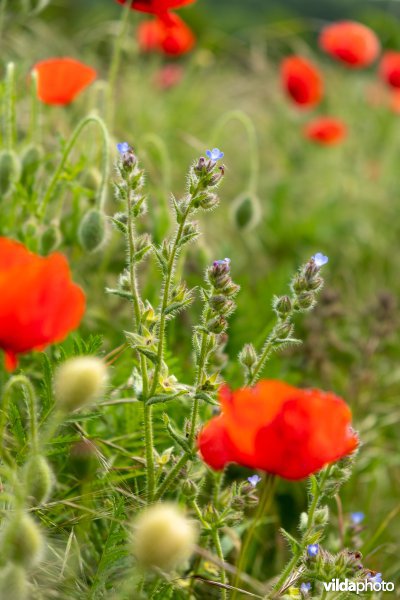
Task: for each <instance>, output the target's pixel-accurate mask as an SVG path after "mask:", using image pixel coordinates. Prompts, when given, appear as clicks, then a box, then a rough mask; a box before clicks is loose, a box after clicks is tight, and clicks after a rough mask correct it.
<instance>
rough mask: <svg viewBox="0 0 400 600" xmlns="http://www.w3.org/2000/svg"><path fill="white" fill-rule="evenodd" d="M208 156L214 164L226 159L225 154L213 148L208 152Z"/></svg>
mask: <svg viewBox="0 0 400 600" xmlns="http://www.w3.org/2000/svg"><path fill="white" fill-rule="evenodd" d="M206 156H207V158H209V159H210V160H212V162H217V160H220V159H221V158H224V153H223V152H221V150H220V149H219V148H213V149H212V150H206Z"/></svg>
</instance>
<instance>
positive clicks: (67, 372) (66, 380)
mask: <svg viewBox="0 0 400 600" xmlns="http://www.w3.org/2000/svg"><path fill="white" fill-rule="evenodd" d="M106 381H107V370H106V365H105V363H104V362H103V361H102V360H100V359H99V358H96V357H95V356H78V357H77V358H70V359H69V360H67V361H66V362H64V363H63V364H62V365H61V366H59V367H58V369H57V371H56V373H55V376H54V390H55V396H56V401H57V403H58V405H59V406H60V408H61V409H62V410H64V411H68V412H69V411H73V410H75V409H77V408H81V407H82V406H84V405H86V404H89V403H90V402H93V401H94V400H95V399H96V398H97V397H98V396H100V395H101V393H102V392H103V390H104V387H105V384H106Z"/></svg>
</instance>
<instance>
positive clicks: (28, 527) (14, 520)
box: [1, 512, 44, 568]
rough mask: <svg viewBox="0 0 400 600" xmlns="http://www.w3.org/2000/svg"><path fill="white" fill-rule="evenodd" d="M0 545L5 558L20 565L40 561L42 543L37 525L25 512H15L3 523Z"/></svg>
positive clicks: (28, 565)
mask: <svg viewBox="0 0 400 600" xmlns="http://www.w3.org/2000/svg"><path fill="white" fill-rule="evenodd" d="M1 547H2V549H3V552H4V556H6V557H7V559H8V560H9V561H11V562H13V563H15V564H17V565H20V566H21V567H25V568H29V567H33V566H34V565H36V564H37V563H39V562H40V560H41V558H42V555H43V551H44V543H43V537H42V534H41V533H40V530H39V527H38V526H37V524H36V523H35V521H34V520H33V519H32V517H30V516H29V515H27V514H26V513H20V512H19V513H17V514H15V515H14V516H13V517H11V518H10V519H9V521H8V522H7V523H6V524H5V527H4V531H3V535H2V539H1Z"/></svg>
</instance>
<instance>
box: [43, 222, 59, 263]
mask: <svg viewBox="0 0 400 600" xmlns="http://www.w3.org/2000/svg"><path fill="white" fill-rule="evenodd" d="M61 240H62V238H61V232H60V227H59V225H58V224H57V223H52V224H51V225H49V226H48V227H46V229H45V230H44V231H43V233H42V235H41V237H40V252H41V254H43V255H44V256H47V255H48V254H50V253H51V252H53V250H55V249H56V248H58V246H59V245H60V244H61Z"/></svg>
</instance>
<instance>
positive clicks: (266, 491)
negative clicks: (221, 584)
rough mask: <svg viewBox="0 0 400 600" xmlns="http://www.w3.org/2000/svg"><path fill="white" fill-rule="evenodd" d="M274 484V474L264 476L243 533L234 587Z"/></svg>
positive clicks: (234, 593) (267, 506)
mask: <svg viewBox="0 0 400 600" xmlns="http://www.w3.org/2000/svg"><path fill="white" fill-rule="evenodd" d="M275 484H276V477H275V476H274V475H266V477H265V479H264V481H263V486H262V490H261V496H260V500H259V503H258V507H257V511H256V514H255V515H254V517H253V519H252V522H251V526H250V527H249V529H248V530H247V532H246V534H245V538H244V540H243V544H242V546H241V549H240V553H239V558H238V562H237V567H236V575H235V580H234V584H233V585H234V587H238V585H239V582H240V578H241V573H242V572H245V571H246V567H247V562H248V559H249V557H248V554H247V553H248V550H249V548H250V545H251V543H252V541H253V539H254V534H255V531H256V529H257V527H258V526H259V524H260V520H261V519H262V518H263V516H264V515H265V514H266V513H267V512H268V511H269V509H270V506H271V503H272V500H273V495H274V490H275ZM236 597H237V591H236V590H235V591H234V592H233V595H232V600H235V598H236Z"/></svg>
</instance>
